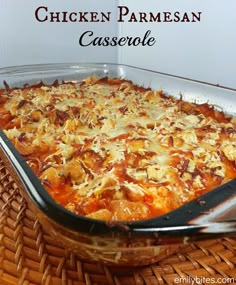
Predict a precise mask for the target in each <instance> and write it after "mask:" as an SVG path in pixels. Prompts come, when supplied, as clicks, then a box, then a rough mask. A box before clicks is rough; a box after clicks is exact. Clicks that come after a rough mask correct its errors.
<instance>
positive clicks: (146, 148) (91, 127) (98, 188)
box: [0, 77, 236, 221]
mask: <svg viewBox="0 0 236 285" xmlns="http://www.w3.org/2000/svg"><path fill="white" fill-rule="evenodd" d="M0 115H1V122H0V127H1V128H3V129H4V131H5V133H6V135H7V136H8V138H9V139H10V140H11V141H12V142H13V144H14V145H15V147H16V149H17V150H18V151H19V152H20V153H21V154H22V156H23V157H24V158H25V160H26V161H27V163H28V164H29V166H30V167H31V168H32V169H33V171H34V172H35V174H36V176H37V177H38V178H39V179H40V180H41V182H42V184H43V186H44V187H45V188H46V190H47V191H48V192H49V193H50V195H51V196H52V197H53V198H54V199H55V200H56V201H57V202H58V203H60V204H61V205H63V206H64V207H65V208H67V209H68V210H70V211H73V212H75V213H77V214H79V215H83V216H87V217H90V218H95V219H102V220H119V221H120V220H125V221H134V220H141V219H147V218H150V217H154V216H158V215H161V214H164V213H167V212H169V211H171V210H173V209H175V208H177V207H179V206H181V205H183V204H184V203H186V202H188V201H190V200H192V199H193V198H195V197H198V196H199V195H201V194H203V193H205V192H207V191H209V190H211V189H213V188H215V187H217V186H218V185H221V184H223V183H225V182H227V181H228V180H230V179H232V178H235V177H236V119H235V118H233V117H230V116H226V115H225V114H224V113H222V112H219V111H216V110H215V109H214V108H213V107H212V106H210V105H208V104H202V105H197V104H195V103H189V102H184V101H183V100H182V99H181V98H180V99H175V98H174V97H171V96H165V95H164V94H163V92H162V91H153V90H150V89H145V88H142V87H138V86H136V85H134V84H133V83H132V82H130V81H126V80H120V79H111V78H103V79H96V78H92V77H89V78H87V79H86V80H84V81H83V82H78V83H70V82H69V83H63V84H54V85H53V86H46V85H43V84H41V85H39V86H32V87H24V88H20V89H9V90H1V91H0Z"/></svg>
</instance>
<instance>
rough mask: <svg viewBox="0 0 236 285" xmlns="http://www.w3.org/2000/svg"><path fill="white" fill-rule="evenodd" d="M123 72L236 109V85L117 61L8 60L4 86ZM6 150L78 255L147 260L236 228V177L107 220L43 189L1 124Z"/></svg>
mask: <svg viewBox="0 0 236 285" xmlns="http://www.w3.org/2000/svg"><path fill="white" fill-rule="evenodd" d="M91 75H92V76H96V77H98V78H104V77H111V78H124V79H127V80H131V81H133V82H134V83H135V84H138V85H139V86H143V87H149V88H152V89H155V90H159V89H162V90H163V91H164V93H167V94H171V95H175V96H179V93H180V92H181V96H182V97H183V99H184V100H186V101H196V102H197V103H205V102H209V103H210V104H214V105H216V106H218V107H217V108H222V109H223V110H224V112H226V113H230V114H233V115H235V114H234V110H235V105H236V91H235V90H230V89H227V88H220V87H217V86H212V85H209V84H203V83H200V82H196V81H191V80H187V79H183V78H179V77H174V76H170V75H165V74H161V73H158V72H152V71H148V70H144V69H138V68H135V67H131V66H125V65H115V64H52V65H34V66H22V67H11V68H5V69H2V70H1V71H0V81H1V82H2V86H1V87H3V88H6V89H9V88H18V87H19V88H20V87H23V86H25V84H28V85H34V84H37V83H38V82H39V81H42V82H43V83H44V84H48V85H50V84H53V82H55V80H57V82H62V81H63V82H67V81H69V82H71V81H74V82H78V81H81V80H84V79H85V78H87V77H88V76H91ZM0 146H1V151H0V153H1V158H2V160H3V161H4V162H5V164H6V166H7V168H8V169H9V171H10V172H11V173H12V175H13V176H14V178H15V180H16V182H17V184H18V185H19V187H20V188H21V189H22V193H23V195H24V196H25V198H26V200H27V201H28V203H29V205H30V207H31V208H32V210H33V211H34V212H35V213H36V216H37V218H38V219H39V221H40V223H41V225H42V227H45V228H46V229H47V231H49V232H50V234H51V235H53V236H54V237H55V239H57V240H58V242H60V243H62V244H63V245H64V246H66V247H67V248H68V249H71V250H73V251H75V252H76V253H77V254H78V255H79V256H80V257H81V258H83V259H90V260H95V261H101V262H104V263H107V264H114V265H143V264H148V263H152V262H155V261H157V260H160V259H161V258H163V257H165V256H167V255H168V254H170V253H172V252H173V251H176V250H178V249H179V248H180V247H181V246H182V245H183V244H184V243H186V242H191V241H196V240H201V239H206V238H216V237H221V236H227V235H234V234H235V233H236V227H235V225H236V221H235V215H234V214H235V212H234V211H235V205H236V196H235V189H236V181H235V179H233V180H232V181H230V182H228V183H226V184H224V185H221V186H220V187H218V188H216V189H214V190H213V191H211V192H209V193H207V194H204V195H202V196H201V197H199V198H197V199H196V200H194V201H192V202H189V203H187V204H186V205H184V206H182V207H180V208H178V209H176V210H174V211H172V212H170V213H168V214H165V215H162V216H160V217H157V218H152V219H148V220H143V221H135V222H116V221H114V222H106V221H100V220H94V219H91V218H87V217H82V216H79V215H76V214H74V213H72V212H70V211H68V210H66V209H65V208H64V207H62V206H60V205H59V204H57V203H56V202H55V201H54V200H53V199H52V198H51V196H50V195H49V194H48V193H47V191H45V189H44V188H43V186H42V185H41V183H40V182H39V180H38V179H37V178H36V176H35V175H34V173H33V172H32V170H31V169H30V168H29V167H28V165H27V163H26V162H25V161H24V159H23V158H22V157H21V155H20V154H19V153H18V152H17V150H16V149H15V147H14V146H13V145H12V143H11V142H10V140H9V139H8V138H7V137H6V135H5V134H4V132H3V131H1V132H0Z"/></svg>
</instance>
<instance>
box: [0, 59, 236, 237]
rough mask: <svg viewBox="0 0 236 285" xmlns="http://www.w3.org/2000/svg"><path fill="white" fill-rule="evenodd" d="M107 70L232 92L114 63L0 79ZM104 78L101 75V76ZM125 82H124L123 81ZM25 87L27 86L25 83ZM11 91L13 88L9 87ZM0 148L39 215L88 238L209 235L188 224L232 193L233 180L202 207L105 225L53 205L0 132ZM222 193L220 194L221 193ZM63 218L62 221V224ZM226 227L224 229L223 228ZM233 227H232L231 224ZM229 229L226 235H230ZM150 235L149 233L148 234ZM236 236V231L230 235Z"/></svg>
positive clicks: (11, 70)
mask: <svg viewBox="0 0 236 285" xmlns="http://www.w3.org/2000/svg"><path fill="white" fill-rule="evenodd" d="M91 67H94V68H99V69H101V68H109V67H110V68H111V67H113V68H114V67H116V68H119V67H124V68H129V69H134V70H140V71H145V72H150V73H152V74H157V75H161V76H165V77H168V78H170V79H171V78H177V79H180V80H184V81H189V82H192V83H197V84H199V83H200V84H201V85H202V84H204V85H207V86H211V87H216V88H220V89H222V90H230V91H236V89H233V88H228V87H224V86H220V85H215V84H211V83H207V82H202V81H198V80H192V79H189V78H185V77H181V76H175V75H171V74H166V73H162V72H158V71H152V70H148V69H145V68H139V67H135V66H131V65H125V64H114V63H52V64H34V65H19V66H11V67H6V68H0V77H1V76H3V77H4V76H6V77H8V76H13V77H14V76H21V75H22V74H25V73H26V72H28V73H29V74H30V73H36V74H37V73H39V72H41V71H43V70H45V68H46V70H48V71H50V70H51V71H53V70H54V71H55V70H56V69H57V70H58V71H60V70H65V69H68V68H69V69H70V70H78V68H81V69H88V68H91ZM104 75H105V74H104ZM127 79H128V78H127ZM25 83H27V82H25ZM137 84H138V83H137ZM12 88H14V87H12ZM0 147H1V149H2V151H3V152H4V155H5V156H6V157H7V159H8V161H9V162H10V163H11V167H12V168H14V171H15V172H16V174H17V175H18V177H19V178H20V180H21V183H22V184H23V186H24V188H25V190H26V192H27V194H28V196H29V197H30V199H31V200H32V202H33V203H34V204H35V205H36V206H37V207H38V208H39V209H40V211H42V212H43V213H44V214H46V216H48V217H49V218H50V219H51V220H53V221H54V222H56V223H59V224H60V225H62V226H63V227H66V228H68V229H70V230H73V231H76V232H83V233H88V234H98V235H101V234H103V235H104V234H105V235H106V234H111V233H112V234H113V233H116V234H117V233H118V234H125V235H127V234H130V233H131V234H132V233H133V234H134V235H150V234H152V235H155V234H156V233H158V234H159V235H163V236H166V235H167V236H176V235H180V236H182V235H183V236H186V235H188V236H189V235H190V236H192V235H193V236H195V235H197V234H201V233H204V232H205V233H207V234H209V231H206V228H208V229H209V228H211V225H213V224H214V225H215V223H213V222H212V223H205V224H197V223H196V224H191V223H190V222H191V221H192V220H194V219H195V218H196V217H198V216H199V215H202V212H207V211H210V209H212V207H215V206H216V205H218V204H219V203H220V201H219V200H217V201H215V200H214V199H212V196H213V195H214V193H215V191H216V192H218V191H219V189H220V191H222V188H224V189H226V188H227V189H228V188H232V189H236V179H233V180H232V181H230V182H228V183H226V184H224V185H221V186H219V187H217V188H216V189H213V190H212V191H210V192H208V193H207V194H205V195H202V196H200V197H199V198H200V199H208V200H209V201H215V202H214V203H213V202H212V203H205V204H202V205H201V203H199V198H197V199H195V200H193V201H191V202H189V203H187V204H186V205H184V206H181V207H180V208H178V209H176V210H173V211H171V212H170V213H168V214H165V215H162V216H159V217H155V218H151V219H147V220H141V221H132V222H106V221H101V220H95V219H91V218H87V217H83V216H79V215H77V214H75V213H73V212H71V211H69V210H67V209H65V208H64V207H63V206H61V205H59V204H58V203H56V201H55V200H54V199H53V198H52V197H51V196H50V195H49V193H48V192H47V191H46V190H45V189H44V187H43V186H42V185H41V183H40V181H39V179H38V178H37V177H36V175H35V174H34V173H33V171H32V170H31V169H30V167H29V166H28V165H27V163H26V162H25V161H24V159H23V158H22V156H21V155H20V154H19V153H18V151H17V150H16V149H15V147H14V146H13V145H12V143H11V142H10V141H9V140H8V139H7V137H6V136H5V134H4V133H3V131H0ZM222 192H224V191H222ZM228 192H229V193H228V194H227V195H226V196H227V197H225V198H224V202H225V201H228V200H229V199H231V198H232V196H233V198H234V196H235V195H234V191H233V192H232V191H228ZM194 205H195V207H196V211H192V212H191V215H190V214H189V218H186V211H189V207H190V208H192V207H193V206H194ZM181 213H182V215H180V216H179V219H178V222H177V221H176V220H175V222H174V223H173V222H172V221H173V220H172V219H170V216H172V215H173V216H176V215H179V214H181ZM65 217H66V220H65ZM225 223H226V224H227V225H226V224H225ZM225 223H224V225H223V223H220V225H221V226H222V225H223V226H224V227H223V228H224V231H225V226H226V227H229V226H230V227H231V226H232V225H233V224H234V223H235V221H225ZM234 225H235V224H234ZM222 231H223V230H222V229H221V231H219V233H221V234H222ZM232 231H233V230H232V229H231V230H230V231H229V232H230V233H232ZM151 232H152V233H151ZM234 232H236V230H235V231H234ZM213 234H214V235H215V234H216V233H213Z"/></svg>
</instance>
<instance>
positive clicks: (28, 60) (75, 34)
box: [0, 0, 236, 88]
mask: <svg viewBox="0 0 236 285" xmlns="http://www.w3.org/2000/svg"><path fill="white" fill-rule="evenodd" d="M118 5H124V6H127V7H128V8H129V9H130V11H135V12H147V13H148V12H153V13H154V14H155V12H163V11H170V12H175V11H180V12H185V11H186V12H191V11H194V12H197V11H201V12H202V17H201V22H200V23H129V22H124V23H119V24H118V23H117V21H116V17H115V16H116V12H117V6H118ZM39 6H48V8H49V9H50V10H52V11H96V12H99V11H103V12H106V11H111V13H112V19H111V21H110V22H108V23H49V22H45V23H39V22H37V21H36V19H35V15H34V12H35V9H36V8H37V7H39ZM235 27H236V0H204V1H200V0H179V1H176V0H166V1H163V0H148V1H147V0H135V1H134V0H120V1H117V0H109V1H108V0H99V1H96V0H86V1H82V0H69V1H66V0H60V1H57V0H44V1H40V0H20V1H19V0H0V35H1V41H0V67H5V66H12V65H22V64H35V63H49V62H50V63H53V62H120V63H125V64H130V65H135V66H139V67H144V68H148V69H152V70H157V71H161V72H165V73H170V74H174V75H179V76H184V77H188V78H192V79H196V80H201V81H207V82H210V83H213V84H220V85H224V86H227V87H233V88H236V28H235ZM86 30H92V31H93V32H94V34H95V35H96V36H111V37H112V36H117V35H119V36H143V34H144V33H145V32H146V31H147V30H151V33H152V35H153V36H154V37H155V38H156V40H157V43H156V44H155V45H154V46H153V47H127V46H125V47H120V48H115V47H92V46H91V47H86V48H85V47H81V46H80V45H79V43H78V39H79V36H80V35H81V34H82V33H83V32H84V31H86Z"/></svg>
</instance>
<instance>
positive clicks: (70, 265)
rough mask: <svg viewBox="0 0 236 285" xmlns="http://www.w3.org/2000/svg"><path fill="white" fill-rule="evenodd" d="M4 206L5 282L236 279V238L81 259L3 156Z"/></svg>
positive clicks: (0, 282) (0, 197) (0, 258)
mask: <svg viewBox="0 0 236 285" xmlns="http://www.w3.org/2000/svg"><path fill="white" fill-rule="evenodd" d="M0 209H1V212H0V285H15V284H17V285H38V284H42V285H85V284H86V285H92V284H93V285H95V284H99V285H100V284H101V285H121V284H125V285H126V284H127V285H133V284H136V285H142V284H147V285H149V284H150V285H153V284H236V238H235V239H234V238H227V239H221V240H211V241H204V242H199V243H195V244H192V245H189V246H186V247H185V248H184V249H182V251H181V252H179V253H177V254H174V255H172V256H170V257H168V258H166V259H165V260H163V261H161V262H159V263H155V264H152V265H150V266H145V267H138V268H119V267H107V266H103V265H102V264H97V263H96V264H95V263H92V262H85V261H81V260H79V259H78V258H77V257H75V256H74V255H73V254H72V253H71V252H68V251H67V250H66V249H64V248H62V247H60V246H58V244H56V242H55V241H54V240H53V239H52V238H51V237H50V236H49V235H48V234H47V233H46V232H44V231H43V230H42V228H41V226H40V223H39V222H38V221H37V219H36V218H35V216H34V214H33V213H32V212H31V211H30V209H29V208H28V206H27V204H26V202H25V200H24V198H23V197H22V196H21V194H20V190H19V189H18V187H17V186H16V184H15V182H14V180H13V178H12V176H11V175H10V174H9V173H8V171H7V170H6V168H5V166H4V164H2V163H1V161H0ZM191 278H195V279H191ZM196 278H198V279H196ZM233 279H235V281H234V282H233ZM194 280H195V281H194Z"/></svg>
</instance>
